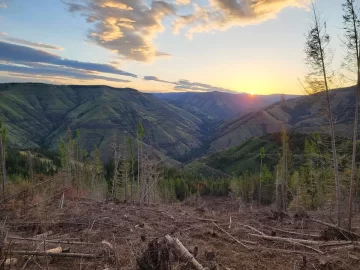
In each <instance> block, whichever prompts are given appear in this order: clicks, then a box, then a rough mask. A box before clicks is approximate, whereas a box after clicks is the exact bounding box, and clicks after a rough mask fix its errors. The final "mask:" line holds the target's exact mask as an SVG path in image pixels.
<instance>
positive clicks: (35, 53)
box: [0, 41, 137, 78]
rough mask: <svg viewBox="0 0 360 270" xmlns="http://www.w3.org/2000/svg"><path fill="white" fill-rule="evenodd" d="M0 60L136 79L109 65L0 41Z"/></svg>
mask: <svg viewBox="0 0 360 270" xmlns="http://www.w3.org/2000/svg"><path fill="white" fill-rule="evenodd" d="M0 60H2V61H7V62H11V63H28V62H29V63H43V64H51V65H57V66H62V67H68V68H74V69H81V70H87V71H94V72H101V73H109V74H115V75H122V76H129V77H134V78H136V77H137V76H136V75H135V74H133V73H129V72H125V71H122V70H120V69H117V68H116V67H114V66H111V65H107V64H97V63H88V62H81V61H76V60H70V59H66V58H61V57H60V56H58V55H56V54H51V53H48V52H45V51H42V50H38V49H33V48H30V47H26V46H21V45H15V44H11V43H6V42H2V41H0Z"/></svg>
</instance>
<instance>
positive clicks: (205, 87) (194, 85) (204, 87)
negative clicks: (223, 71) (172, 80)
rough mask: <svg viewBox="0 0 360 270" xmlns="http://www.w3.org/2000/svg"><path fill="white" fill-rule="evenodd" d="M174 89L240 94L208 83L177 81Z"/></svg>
mask: <svg viewBox="0 0 360 270" xmlns="http://www.w3.org/2000/svg"><path fill="white" fill-rule="evenodd" d="M174 89H185V90H193V91H202V92H213V91H219V92H229V93H238V92H236V91H234V90H231V89H227V88H222V87H217V86H214V85H211V84H206V83H199V82H191V81H189V80H179V81H177V82H176V86H175V87H174Z"/></svg>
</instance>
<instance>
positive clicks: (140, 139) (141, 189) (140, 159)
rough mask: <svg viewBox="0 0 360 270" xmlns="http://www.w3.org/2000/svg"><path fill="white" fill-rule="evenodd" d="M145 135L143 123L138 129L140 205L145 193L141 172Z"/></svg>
mask: <svg viewBox="0 0 360 270" xmlns="http://www.w3.org/2000/svg"><path fill="white" fill-rule="evenodd" d="M144 134H145V130H144V127H143V125H142V124H141V123H139V124H138V128H137V143H138V147H137V148H138V189H139V203H141V198H142V193H143V187H142V181H141V180H142V179H141V177H142V172H141V168H142V166H141V165H142V164H141V162H142V149H143V147H142V138H143V137H144Z"/></svg>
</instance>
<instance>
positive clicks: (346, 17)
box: [343, 0, 360, 230]
mask: <svg viewBox="0 0 360 270" xmlns="http://www.w3.org/2000/svg"><path fill="white" fill-rule="evenodd" d="M356 3H357V1H356V0H345V3H344V4H343V12H344V14H343V23H344V30H345V40H344V41H343V43H344V47H345V49H346V54H347V55H346V57H345V63H344V67H346V72H347V73H353V74H355V77H356V79H355V80H356V87H355V94H356V100H355V114H354V115H355V117H354V130H353V148H352V157H351V176H350V177H351V179H350V194H349V213H348V214H349V216H348V221H349V223H348V229H349V230H351V222H352V212H353V198H354V187H355V174H356V145H357V137H358V125H359V101H360V97H359V93H360V48H359V45H360V40H359V29H360V22H359V13H358V12H359V11H358V9H357V7H356Z"/></svg>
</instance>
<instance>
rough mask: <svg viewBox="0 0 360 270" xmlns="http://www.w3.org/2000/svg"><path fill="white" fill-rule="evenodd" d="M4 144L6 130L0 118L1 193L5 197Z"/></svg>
mask: <svg viewBox="0 0 360 270" xmlns="http://www.w3.org/2000/svg"><path fill="white" fill-rule="evenodd" d="M5 144H6V129H5V127H4V125H3V122H2V120H1V118H0V160H1V175H2V193H3V197H5V183H6V157H5Z"/></svg>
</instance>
